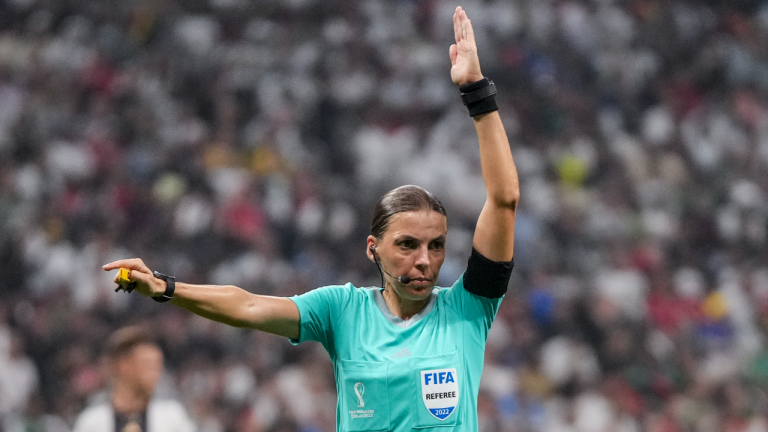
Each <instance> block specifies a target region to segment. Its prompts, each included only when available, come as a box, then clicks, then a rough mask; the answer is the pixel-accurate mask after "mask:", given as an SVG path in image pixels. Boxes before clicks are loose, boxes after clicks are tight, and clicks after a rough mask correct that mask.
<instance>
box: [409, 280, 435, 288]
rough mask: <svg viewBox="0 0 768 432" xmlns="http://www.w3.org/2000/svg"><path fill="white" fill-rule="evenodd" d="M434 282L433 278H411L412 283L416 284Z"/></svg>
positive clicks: (421, 284) (422, 284)
mask: <svg viewBox="0 0 768 432" xmlns="http://www.w3.org/2000/svg"><path fill="white" fill-rule="evenodd" d="M430 283H432V279H428V278H413V279H411V284H413V285H416V286H426V285H429V284H430Z"/></svg>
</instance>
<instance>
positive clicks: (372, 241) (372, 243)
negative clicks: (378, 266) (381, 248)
mask: <svg viewBox="0 0 768 432" xmlns="http://www.w3.org/2000/svg"><path fill="white" fill-rule="evenodd" d="M375 248H376V237H374V236H372V235H369V236H368V240H367V242H366V246H365V254H366V255H368V259H369V260H371V261H373V262H376V259H375V258H374V256H373V251H374V250H375Z"/></svg>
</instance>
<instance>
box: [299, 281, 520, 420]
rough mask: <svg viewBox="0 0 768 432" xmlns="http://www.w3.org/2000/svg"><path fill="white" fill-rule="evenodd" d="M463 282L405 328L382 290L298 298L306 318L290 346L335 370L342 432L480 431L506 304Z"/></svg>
mask: <svg viewBox="0 0 768 432" xmlns="http://www.w3.org/2000/svg"><path fill="white" fill-rule="evenodd" d="M510 271H511V268H510ZM507 278H508V275H507ZM464 279H465V278H464V277H461V278H459V280H458V281H457V282H456V283H455V284H454V285H453V286H452V287H450V288H435V289H434V290H433V292H432V294H431V298H430V300H429V303H428V304H427V306H426V307H425V308H424V309H423V310H422V311H421V312H419V313H418V314H417V315H414V316H413V317H411V318H410V319H408V320H405V321H403V320H402V319H400V318H398V317H396V316H394V315H393V314H392V313H391V312H390V311H389V309H388V308H387V305H386V303H385V302H384V298H383V297H382V292H381V288H362V289H358V288H355V287H354V286H352V284H346V285H341V286H328V287H323V288H318V289H315V290H312V291H309V292H307V293H306V294H303V295H299V296H295V297H292V298H291V299H292V300H293V301H294V302H295V303H296V305H297V306H298V308H299V312H300V314H301V336H300V339H299V340H292V341H291V342H293V343H299V342H303V341H308V340H312V341H318V342H320V343H321V344H323V346H324V347H325V349H326V351H328V354H329V355H330V357H331V361H332V362H333V369H334V374H335V376H336V391H337V394H338V402H337V405H336V428H337V430H339V431H345V432H346V431H349V432H355V431H395V432H406V431H407V432H410V431H411V430H412V429H426V431H427V432H428V431H435V432H437V431H467V432H470V431H471V432H475V431H477V428H478V425H477V394H478V390H479V385H480V374H481V373H482V371H483V358H484V352H485V342H486V339H487V337H488V330H489V329H490V328H491V323H492V322H493V319H494V317H495V316H496V312H497V311H498V308H499V304H500V303H501V298H486V297H481V296H478V295H475V294H473V293H470V292H469V291H467V290H466V289H465V288H464ZM507 280H508V279H507Z"/></svg>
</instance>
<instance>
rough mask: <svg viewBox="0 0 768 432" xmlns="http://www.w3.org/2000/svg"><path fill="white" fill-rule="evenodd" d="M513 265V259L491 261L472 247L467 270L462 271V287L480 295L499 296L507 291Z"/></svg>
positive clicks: (487, 296) (486, 296)
mask: <svg viewBox="0 0 768 432" xmlns="http://www.w3.org/2000/svg"><path fill="white" fill-rule="evenodd" d="M514 267H515V260H514V259H512V261H508V262H504V261H502V262H498V261H493V260H490V259H488V258H486V257H484V256H483V255H481V254H480V252H478V251H477V250H476V249H475V248H472V255H471V256H470V257H469V262H468V264H467V271H466V272H464V289H466V290H467V291H469V292H471V293H472V294H475V295H478V296H480V297H485V298H500V297H502V296H503V295H504V294H506V292H507V286H508V285H509V278H510V276H511V275H512V268H514Z"/></svg>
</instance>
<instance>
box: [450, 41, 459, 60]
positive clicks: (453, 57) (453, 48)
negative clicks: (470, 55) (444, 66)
mask: <svg viewBox="0 0 768 432" xmlns="http://www.w3.org/2000/svg"><path fill="white" fill-rule="evenodd" d="M448 55H449V56H450V57H451V64H452V65H455V64H456V57H458V55H459V47H458V46H456V44H453V45H451V47H450V48H449V49H448Z"/></svg>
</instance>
